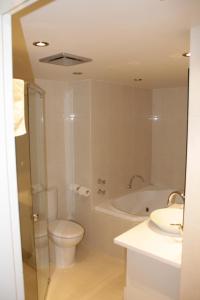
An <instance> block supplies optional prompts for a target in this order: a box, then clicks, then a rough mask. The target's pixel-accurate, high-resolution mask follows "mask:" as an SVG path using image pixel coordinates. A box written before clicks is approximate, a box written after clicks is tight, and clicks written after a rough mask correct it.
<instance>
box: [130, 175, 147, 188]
mask: <svg viewBox="0 0 200 300" xmlns="http://www.w3.org/2000/svg"><path fill="white" fill-rule="evenodd" d="M136 178H138V179H140V180H141V181H142V182H144V177H142V176H141V175H137V174H136V175H133V176H132V177H131V178H130V181H129V184H128V189H129V190H132V188H133V180H134V179H136Z"/></svg>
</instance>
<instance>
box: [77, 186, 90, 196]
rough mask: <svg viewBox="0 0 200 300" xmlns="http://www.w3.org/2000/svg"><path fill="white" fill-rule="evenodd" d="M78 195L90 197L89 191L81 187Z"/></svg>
mask: <svg viewBox="0 0 200 300" xmlns="http://www.w3.org/2000/svg"><path fill="white" fill-rule="evenodd" d="M78 193H79V195H80V196H84V197H89V196H90V195H91V190H90V189H89V188H87V187H84V186H81V187H80V188H79V190H78Z"/></svg>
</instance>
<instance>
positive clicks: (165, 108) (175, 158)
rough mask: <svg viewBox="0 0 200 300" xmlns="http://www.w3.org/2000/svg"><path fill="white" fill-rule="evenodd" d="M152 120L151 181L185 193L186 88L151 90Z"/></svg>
mask: <svg viewBox="0 0 200 300" xmlns="http://www.w3.org/2000/svg"><path fill="white" fill-rule="evenodd" d="M153 118H155V119H154V120H153V125H152V167H151V181H152V183H153V184H158V185H161V186H165V187H170V188H174V189H180V190H184V183H185V161H186V138H187V88H185V87H180V88H167V89H156V90H153ZM156 118H157V119H156Z"/></svg>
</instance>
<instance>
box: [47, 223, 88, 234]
mask: <svg viewBox="0 0 200 300" xmlns="http://www.w3.org/2000/svg"><path fill="white" fill-rule="evenodd" d="M49 233H50V234H52V235H55V236H57V237H61V238H73V237H77V236H80V235H82V234H83V233H84V230H83V228H82V227H81V226H80V225H79V224H77V223H74V222H71V221H66V220H57V221H53V222H51V223H50V224H49Z"/></svg>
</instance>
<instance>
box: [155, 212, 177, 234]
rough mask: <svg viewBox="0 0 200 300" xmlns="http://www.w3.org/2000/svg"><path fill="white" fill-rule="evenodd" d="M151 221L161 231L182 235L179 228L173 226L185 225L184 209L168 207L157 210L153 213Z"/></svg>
mask: <svg viewBox="0 0 200 300" xmlns="http://www.w3.org/2000/svg"><path fill="white" fill-rule="evenodd" d="M150 219H151V221H152V222H153V223H154V224H155V225H157V226H158V227H159V228H160V229H161V230H163V231H165V232H169V233H179V234H180V228H179V226H178V225H177V226H174V225H171V224H183V208H175V207H168V208H162V209H157V210H154V211H153V212H152V213H151V215H150Z"/></svg>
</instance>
